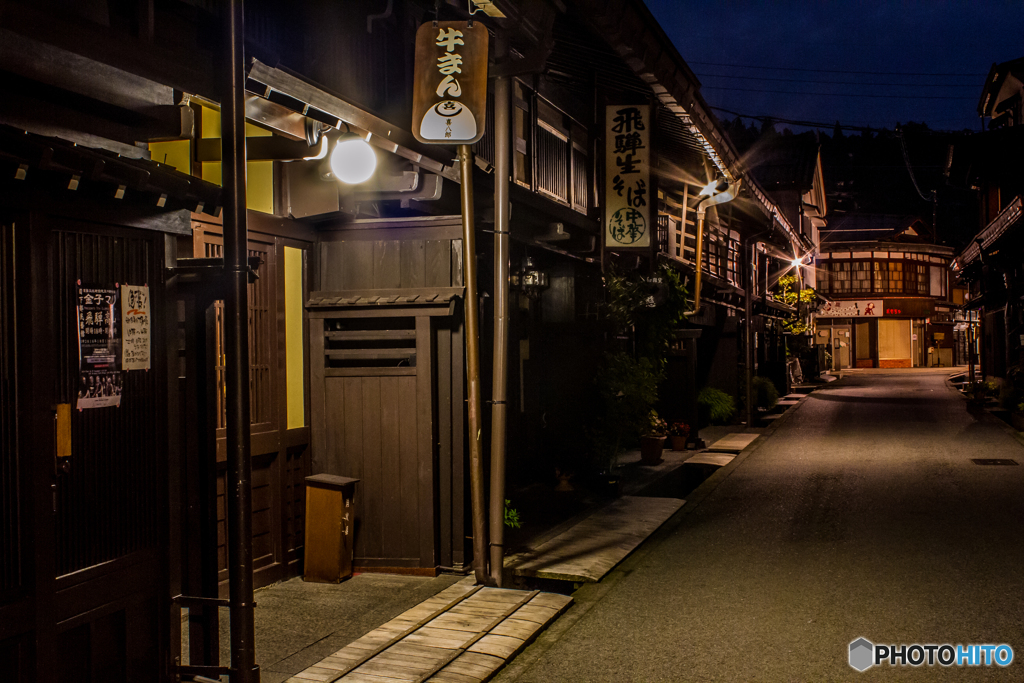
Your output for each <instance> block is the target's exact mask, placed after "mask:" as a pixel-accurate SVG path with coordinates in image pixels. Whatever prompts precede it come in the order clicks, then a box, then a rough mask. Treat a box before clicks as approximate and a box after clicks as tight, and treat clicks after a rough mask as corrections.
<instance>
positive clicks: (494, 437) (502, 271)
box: [490, 33, 512, 587]
mask: <svg viewBox="0 0 1024 683" xmlns="http://www.w3.org/2000/svg"><path fill="white" fill-rule="evenodd" d="M507 55H508V38H507V37H506V36H505V35H504V34H502V33H499V34H498V37H497V40H496V41H495V56H496V57H497V58H498V59H504V58H505V57H506V56H507ZM510 108H511V79H510V78H509V77H508V76H499V77H498V78H497V79H496V80H495V82H494V140H495V143H494V345H493V355H494V361H493V368H492V374H491V386H492V389H491V492H490V494H491V499H490V532H491V534H490V568H491V580H492V581H494V583H495V584H496V585H497V586H499V587H500V586H501V585H502V573H503V570H504V567H505V432H506V423H507V420H506V415H507V408H508V406H507V405H506V400H507V398H508V321H509V315H508V308H509V300H508V299H509V287H508V285H509V282H508V271H509V242H508V240H509V176H510V174H511V171H512V165H511V146H512V129H511V121H510V118H511V117H510V113H509V110H510Z"/></svg>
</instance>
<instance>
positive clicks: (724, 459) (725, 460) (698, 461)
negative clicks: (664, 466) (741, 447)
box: [686, 453, 736, 467]
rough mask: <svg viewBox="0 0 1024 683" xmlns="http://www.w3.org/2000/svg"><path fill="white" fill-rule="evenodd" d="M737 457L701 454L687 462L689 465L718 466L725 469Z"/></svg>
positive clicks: (721, 454) (724, 454)
mask: <svg viewBox="0 0 1024 683" xmlns="http://www.w3.org/2000/svg"><path fill="white" fill-rule="evenodd" d="M735 457H736V456H735V455H729V454H727V453H700V454H698V455H695V456H693V457H692V458H690V459H689V460H687V461H686V464H687V465H717V466H718V467H725V466H726V465H728V464H729V463H730V462H732V459H733V458H735Z"/></svg>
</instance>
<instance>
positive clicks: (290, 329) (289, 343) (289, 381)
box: [284, 247, 306, 429]
mask: <svg viewBox="0 0 1024 683" xmlns="http://www.w3.org/2000/svg"><path fill="white" fill-rule="evenodd" d="M302 281H303V280H302V250H301V249H295V248H293V247H285V248H284V330H285V337H284V339H285V384H286V385H287V404H288V420H287V429H297V428H299V427H305V426H306V398H305V397H306V392H305V377H306V367H305V362H304V355H303V343H302V339H303V335H302V331H303V323H302Z"/></svg>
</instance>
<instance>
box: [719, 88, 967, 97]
mask: <svg viewBox="0 0 1024 683" xmlns="http://www.w3.org/2000/svg"><path fill="white" fill-rule="evenodd" d="M701 90H731V91H734V92H759V93H772V94H775V95H813V96H816V97H857V98H871V99H880V100H976V99H977V98H976V97H956V96H951V95H950V96H947V95H861V94H858V93H829V92H806V91H801V90H761V89H756V88H725V87H720V86H712V85H704V86H701Z"/></svg>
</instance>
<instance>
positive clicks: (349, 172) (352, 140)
mask: <svg viewBox="0 0 1024 683" xmlns="http://www.w3.org/2000/svg"><path fill="white" fill-rule="evenodd" d="M330 164H331V173H333V174H334V177H335V178H337V179H338V180H340V181H341V182H343V183H347V184H349V185H358V184H359V183H362V182H365V181H366V180H368V179H369V178H370V176H372V175H373V172H374V171H375V170H376V169H377V155H376V154H374V153H373V147H370V143H368V142H367V141H366V140H363V139H362V138H361V137H359V136H358V135H352V136H351V137H350V136H348V135H345V136H343V137H342V138H341V139H340V140H338V144H337V145H335V146H334V151H333V152H331V160H330Z"/></svg>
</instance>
